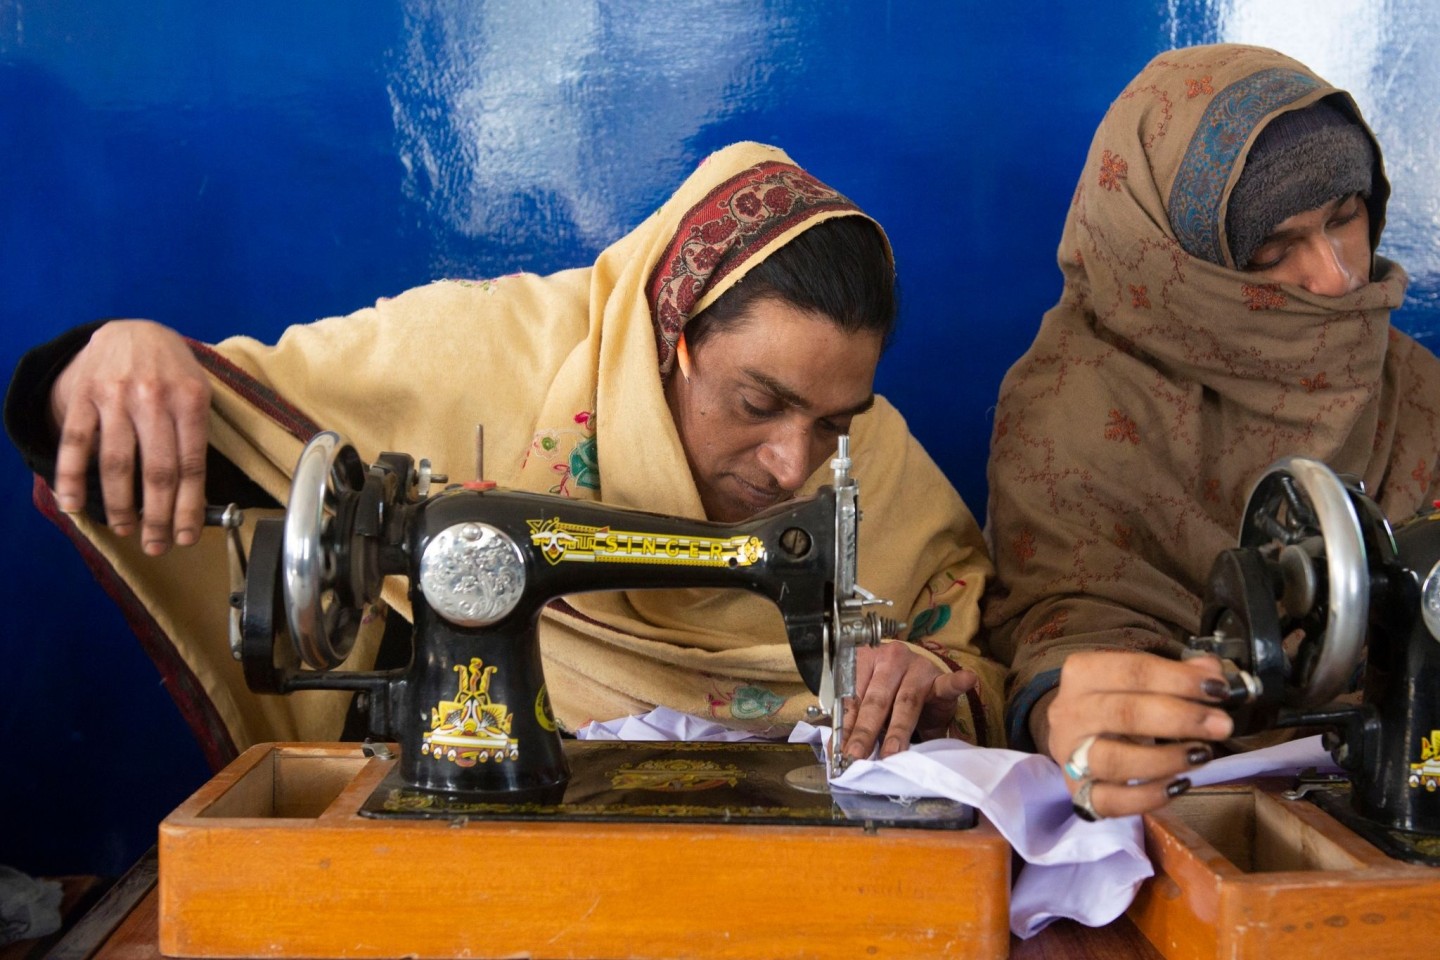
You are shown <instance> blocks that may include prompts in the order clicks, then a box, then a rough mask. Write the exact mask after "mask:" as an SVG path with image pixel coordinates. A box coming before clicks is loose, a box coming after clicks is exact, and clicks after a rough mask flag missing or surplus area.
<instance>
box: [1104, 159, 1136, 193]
mask: <svg viewBox="0 0 1440 960" xmlns="http://www.w3.org/2000/svg"><path fill="white" fill-rule="evenodd" d="M1129 171H1130V165H1129V164H1128V163H1126V162H1125V159H1124V158H1123V157H1121V156H1120V154H1118V153H1111V152H1110V151H1109V150H1106V151H1105V155H1104V156H1103V157H1101V158H1100V186H1102V187H1104V188H1105V189H1106V190H1119V189H1120V181H1121V180H1124V179H1125V176H1126V174H1127V173H1129Z"/></svg>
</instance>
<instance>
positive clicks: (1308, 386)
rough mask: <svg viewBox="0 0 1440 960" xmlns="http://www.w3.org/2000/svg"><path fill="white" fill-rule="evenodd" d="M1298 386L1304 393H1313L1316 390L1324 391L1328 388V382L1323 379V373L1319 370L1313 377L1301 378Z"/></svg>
mask: <svg viewBox="0 0 1440 960" xmlns="http://www.w3.org/2000/svg"><path fill="white" fill-rule="evenodd" d="M1300 385H1301V386H1303V387H1304V388H1305V392H1306V393H1314V392H1315V391H1316V390H1324V389H1325V388H1326V387H1328V386H1330V381H1328V380H1326V379H1325V371H1324V370H1321V371H1320V372H1319V373H1317V374H1315V376H1313V377H1301V378H1300Z"/></svg>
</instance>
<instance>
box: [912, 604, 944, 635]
mask: <svg viewBox="0 0 1440 960" xmlns="http://www.w3.org/2000/svg"><path fill="white" fill-rule="evenodd" d="M949 622H950V605H949V604H948V603H941V604H937V605H935V606H933V607H931V608H929V609H928V610H921V611H920V612H919V613H917V614H915V616H914V617H913V618H912V621H911V624H910V639H911V640H919V639H920V638H922V637H928V636H930V635H931V634H932V633H936V632H937V631H939V630H940V628H941V627H943V626H945V624H947V623H949Z"/></svg>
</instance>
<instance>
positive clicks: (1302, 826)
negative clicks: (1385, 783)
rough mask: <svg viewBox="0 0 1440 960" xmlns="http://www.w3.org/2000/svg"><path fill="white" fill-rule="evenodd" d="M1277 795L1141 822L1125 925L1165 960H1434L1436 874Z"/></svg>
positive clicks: (1206, 804)
mask: <svg viewBox="0 0 1440 960" xmlns="http://www.w3.org/2000/svg"><path fill="white" fill-rule="evenodd" d="M1284 786H1285V784H1280V783H1261V784H1247V785H1235V786H1221V787H1208V788H1205V789H1202V790H1196V791H1194V792H1192V793H1190V794H1187V795H1185V796H1183V797H1180V798H1177V799H1176V800H1175V801H1173V802H1172V803H1171V804H1170V805H1169V806H1168V807H1166V808H1165V809H1164V810H1161V811H1160V812H1158V813H1154V814H1149V815H1147V816H1146V817H1145V842H1146V847H1147V848H1148V850H1149V853H1150V859H1151V861H1152V862H1153V863H1154V864H1155V876H1154V877H1152V878H1151V879H1150V880H1148V881H1146V883H1145V885H1144V886H1143V887H1142V888H1141V890H1140V894H1139V896H1138V897H1136V899H1135V902H1134V903H1133V904H1132V905H1131V907H1130V911H1129V914H1130V919H1131V920H1132V921H1134V923H1135V925H1136V926H1137V927H1139V928H1140V930H1141V931H1142V932H1144V934H1145V935H1146V937H1148V938H1149V940H1150V942H1151V943H1153V944H1154V945H1155V947H1156V948H1157V949H1158V950H1159V951H1160V952H1161V953H1162V954H1164V955H1165V957H1167V958H1169V960H1201V958H1204V960H1209V958H1221V957H1224V958H1233V957H1265V958H1274V957H1284V958H1287V960H1302V958H1308V957H1315V958H1321V957H1323V958H1327V960H1330V958H1334V957H1361V956H1366V957H1374V956H1385V957H1421V956H1435V955H1436V950H1437V942H1440V941H1437V937H1436V933H1435V917H1436V910H1437V908H1440V868H1436V867H1428V866H1421V865H1411V864H1406V863H1403V862H1401V861H1399V860H1394V859H1392V858H1390V857H1389V856H1387V855H1385V854H1384V853H1382V852H1381V851H1380V850H1378V849H1376V848H1375V847H1374V846H1372V845H1371V844H1370V843H1369V842H1367V841H1365V840H1363V839H1362V838H1360V837H1359V836H1358V835H1356V834H1355V833H1354V832H1352V831H1351V830H1349V829H1348V828H1346V827H1345V826H1343V825H1342V824H1340V823H1339V822H1338V821H1337V820H1335V819H1334V818H1333V817H1331V816H1329V815H1328V814H1326V813H1325V812H1323V811H1321V810H1319V809H1318V808H1317V807H1315V805H1314V804H1312V803H1310V802H1308V801H1305V800H1286V799H1284V798H1283V797H1282V796H1280V791H1281V790H1282V789H1283V788H1284Z"/></svg>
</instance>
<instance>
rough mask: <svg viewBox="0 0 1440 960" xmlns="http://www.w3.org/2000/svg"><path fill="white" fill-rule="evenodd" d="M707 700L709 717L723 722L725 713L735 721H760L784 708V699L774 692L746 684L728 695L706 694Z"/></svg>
mask: <svg viewBox="0 0 1440 960" xmlns="http://www.w3.org/2000/svg"><path fill="white" fill-rule="evenodd" d="M707 699H708V700H709V701H710V715H711V716H712V717H714V718H715V719H717V720H723V719H724V718H725V717H724V715H725V713H726V712H727V711H728V712H729V714H730V716H731V717H733V718H735V719H736V720H761V719H764V718H765V717H770V716H774V715H775V714H777V713H779V712H780V709H781V708H782V707H784V706H785V698H784V697H782V696H780V695H779V694H778V693H776V692H775V691H773V690H766V689H765V688H764V687H755V686H750V685H748V684H746V685H742V686H738V687H735V688H734V689H732V690H730V691H729V692H728V693H726V692H720V693H711V694H708V695H707Z"/></svg>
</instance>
